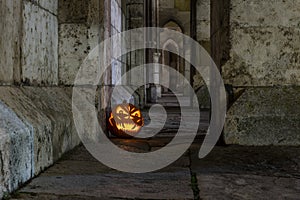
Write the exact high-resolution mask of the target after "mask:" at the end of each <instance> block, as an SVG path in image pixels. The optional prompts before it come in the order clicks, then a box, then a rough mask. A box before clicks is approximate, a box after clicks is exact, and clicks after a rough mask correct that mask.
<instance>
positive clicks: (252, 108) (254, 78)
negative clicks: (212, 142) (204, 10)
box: [222, 0, 300, 145]
mask: <svg viewBox="0 0 300 200" xmlns="http://www.w3.org/2000/svg"><path fill="white" fill-rule="evenodd" d="M230 4H231V5H230V6H231V12H230V44H231V49H230V59H229V61H228V62H227V63H226V64H224V65H223V66H222V75H223V77H224V80H225V82H226V83H227V84H231V85H232V86H233V87H234V88H236V89H240V88H243V89H245V92H244V93H243V94H242V95H241V97H240V98H239V99H238V100H237V101H236V102H235V103H234V104H233V105H232V107H231V108H230V109H229V111H228V115H227V119H226V124H225V129H224V138H225V142H226V143H228V144H242V145H300V138H299V127H300V124H299V122H300V116H299V115H298V113H297V112H299V106H298V105H299V102H298V99H299V95H298V94H299V86H300V76H299V75H300V71H299V69H300V59H299V57H300V46H299V45H300V41H299V38H300V37H299V33H300V32H299V19H300V2H299V1H293V0H286V1H276V0H271V1H259V0H252V1H242V0H231V2H230Z"/></svg>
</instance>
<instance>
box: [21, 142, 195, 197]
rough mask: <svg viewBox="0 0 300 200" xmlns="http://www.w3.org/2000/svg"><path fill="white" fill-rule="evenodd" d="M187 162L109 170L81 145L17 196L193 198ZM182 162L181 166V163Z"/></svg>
mask: <svg viewBox="0 0 300 200" xmlns="http://www.w3.org/2000/svg"><path fill="white" fill-rule="evenodd" d="M182 164H184V163H178V162H177V164H176V167H174V165H175V164H173V165H172V166H170V167H168V170H162V171H159V172H153V173H145V174H128V173H121V172H117V171H115V170H112V169H109V168H108V167H106V166H104V165H102V164H101V163H99V162H98V161H97V160H95V159H94V158H93V157H92V156H91V155H90V154H89V153H88V152H87V151H86V150H85V148H84V147H79V148H77V149H75V150H74V151H72V153H71V154H68V155H67V156H66V157H65V158H64V159H63V160H61V161H59V162H58V163H57V164H56V165H54V166H53V167H51V168H50V169H49V170H47V171H46V172H44V173H43V174H42V175H41V176H40V177H38V178H37V179H34V180H33V181H32V182H31V183H30V184H29V185H27V186H26V187H25V188H23V189H21V190H20V191H19V192H18V193H19V197H18V196H16V197H15V198H16V199H23V198H24V199H26V198H28V199H29V198H30V197H31V196H30V194H35V196H38V197H40V198H41V197H42V196H43V195H44V194H49V195H52V197H55V196H56V197H59V196H64V197H67V196H69V197H72V196H73V197H74V196H75V197H81V198H87V199H88V198H89V199H96V198H102V199H119V198H126V199H135V198H141V199H193V193H192V189H191V187H190V175H189V169H188V166H187V165H186V164H184V166H182ZM179 165H180V166H179Z"/></svg>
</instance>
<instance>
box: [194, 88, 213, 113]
mask: <svg viewBox="0 0 300 200" xmlns="http://www.w3.org/2000/svg"><path fill="white" fill-rule="evenodd" d="M196 95H197V99H198V104H199V108H200V109H209V108H210V94H209V91H208V89H207V86H206V85H204V86H202V87H201V88H200V89H199V90H197V92H196ZM194 104H195V102H194Z"/></svg>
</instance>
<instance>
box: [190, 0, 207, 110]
mask: <svg viewBox="0 0 300 200" xmlns="http://www.w3.org/2000/svg"><path fill="white" fill-rule="evenodd" d="M210 5H211V0H197V2H196V6H197V7H196V14H197V22H196V24H197V26H196V32H197V41H198V42H199V44H200V45H202V47H203V48H204V49H205V50H206V51H207V52H209V53H210V52H211V49H210V48H211V45H210V44H211V40H210V36H211V35H210V34H211V19H210V18H211V16H210V15H211V9H210ZM193 87H194V89H195V91H196V95H197V98H198V103H199V107H200V108H202V109H209V108H210V95H209V92H208V89H207V87H206V85H205V83H204V80H203V78H202V77H201V75H200V74H199V73H198V72H196V74H195V75H194V77H193Z"/></svg>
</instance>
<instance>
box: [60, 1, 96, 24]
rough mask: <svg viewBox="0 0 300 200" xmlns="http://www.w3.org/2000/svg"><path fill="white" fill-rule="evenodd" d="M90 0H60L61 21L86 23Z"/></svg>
mask: <svg viewBox="0 0 300 200" xmlns="http://www.w3.org/2000/svg"><path fill="white" fill-rule="evenodd" d="M90 1H91V0H88V1H87V0H64V1H61V0H60V1H59V4H58V7H59V9H58V10H59V12H58V19H59V23H86V21H87V18H88V11H89V9H88V7H89V2H90ZM94 9H95V8H94Z"/></svg>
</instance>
